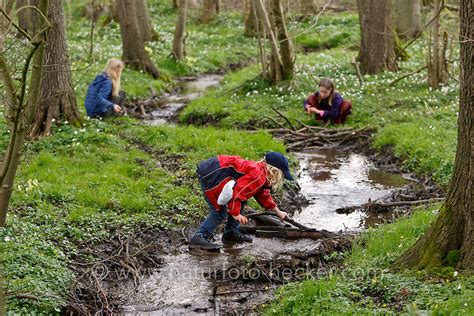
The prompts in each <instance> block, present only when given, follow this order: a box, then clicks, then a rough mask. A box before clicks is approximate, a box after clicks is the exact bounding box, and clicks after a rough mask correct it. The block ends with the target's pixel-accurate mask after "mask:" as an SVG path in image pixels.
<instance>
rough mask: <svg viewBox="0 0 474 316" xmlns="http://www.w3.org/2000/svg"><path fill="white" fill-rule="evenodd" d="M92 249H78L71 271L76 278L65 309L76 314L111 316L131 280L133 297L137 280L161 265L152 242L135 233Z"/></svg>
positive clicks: (154, 244) (157, 246) (158, 246)
mask: <svg viewBox="0 0 474 316" xmlns="http://www.w3.org/2000/svg"><path fill="white" fill-rule="evenodd" d="M100 248H101V247H97V246H91V247H87V248H85V249H81V250H80V256H79V259H77V260H76V261H73V262H72V264H71V269H72V270H73V271H74V272H75V274H76V275H77V278H76V281H75V283H74V284H73V286H72V287H71V292H70V294H69V301H68V306H67V309H68V311H70V312H71V313H74V314H79V315H90V314H103V315H112V314H116V313H117V312H118V310H117V308H118V306H119V305H120V304H121V302H123V300H124V299H125V298H126V297H127V296H128V295H124V293H123V292H121V291H120V290H118V289H123V288H124V285H125V284H127V283H128V281H131V280H133V284H134V286H133V288H132V289H131V290H130V291H129V295H130V294H132V293H133V292H134V291H135V290H136V289H137V288H138V286H139V284H140V279H141V278H142V277H143V276H144V275H147V274H149V273H150V271H151V269H149V268H147V267H151V268H153V269H156V268H158V267H160V266H161V265H162V259H161V258H160V257H159V256H158V255H159V254H158V251H157V248H159V249H161V246H160V245H158V244H157V243H156V242H155V241H152V242H149V243H146V244H144V243H143V242H141V241H140V238H139V236H138V235H137V234H135V235H133V236H130V237H128V238H126V239H124V238H121V237H120V236H118V237H117V238H116V239H113V240H111V241H110V243H107V244H106V245H105V246H104V248H105V249H100ZM91 256H92V257H94V258H96V260H95V261H93V262H84V261H83V259H81V258H85V257H91Z"/></svg>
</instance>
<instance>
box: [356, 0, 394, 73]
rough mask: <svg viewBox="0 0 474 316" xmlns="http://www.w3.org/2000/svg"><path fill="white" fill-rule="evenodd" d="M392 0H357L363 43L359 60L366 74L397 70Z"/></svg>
mask: <svg viewBox="0 0 474 316" xmlns="http://www.w3.org/2000/svg"><path fill="white" fill-rule="evenodd" d="M391 4H392V1H391V0H357V9H358V11H359V22H360V31H361V43H360V50H359V56H358V60H359V61H360V65H361V70H362V72H363V73H364V74H377V73H380V72H382V71H383V70H390V71H393V70H396V69H397V63H396V60H395V39H394V33H393V30H392V19H391V7H392V5H391Z"/></svg>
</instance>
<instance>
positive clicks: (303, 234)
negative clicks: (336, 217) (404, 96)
mask: <svg viewBox="0 0 474 316" xmlns="http://www.w3.org/2000/svg"><path fill="white" fill-rule="evenodd" d="M255 236H256V237H261V238H274V237H276V238H286V239H297V238H310V239H321V238H333V237H336V236H338V235H337V234H335V233H331V232H328V231H325V230H286V231H278V232H276V231H271V230H261V229H257V230H256V231H255Z"/></svg>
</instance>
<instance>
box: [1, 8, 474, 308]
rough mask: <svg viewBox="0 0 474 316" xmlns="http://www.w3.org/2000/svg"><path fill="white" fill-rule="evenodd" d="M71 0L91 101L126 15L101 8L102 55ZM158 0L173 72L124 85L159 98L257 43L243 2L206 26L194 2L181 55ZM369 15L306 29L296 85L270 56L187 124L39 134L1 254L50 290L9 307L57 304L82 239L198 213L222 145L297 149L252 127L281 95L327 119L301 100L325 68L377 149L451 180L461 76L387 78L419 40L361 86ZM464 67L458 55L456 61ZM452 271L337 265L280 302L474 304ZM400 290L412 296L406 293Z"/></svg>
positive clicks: (379, 246) (392, 244)
mask: <svg viewBox="0 0 474 316" xmlns="http://www.w3.org/2000/svg"><path fill="white" fill-rule="evenodd" d="M70 3H71V4H72V7H71V14H72V16H73V20H72V22H70V23H68V30H67V31H68V41H69V42H68V44H69V56H70V58H71V63H72V68H73V77H74V78H73V80H74V84H75V86H76V87H75V88H76V89H75V91H76V94H77V99H78V105H79V108H80V109H81V111H84V109H83V106H82V104H83V99H84V96H85V92H86V89H87V85H88V83H89V82H90V81H91V80H92V79H93V78H94V77H95V76H96V74H97V73H99V72H100V71H101V70H102V68H103V67H104V65H105V63H106V61H107V60H108V59H109V58H111V57H118V58H120V55H121V41H120V31H119V28H118V25H117V24H116V23H111V24H109V25H107V26H101V23H102V22H103V19H101V20H100V21H99V23H98V24H97V28H96V33H95V34H96V36H95V39H94V59H92V58H91V57H90V56H88V53H87V51H88V49H89V31H90V24H89V22H88V21H87V19H85V18H82V17H80V16H79V12H80V10H79V8H80V7H81V6H82V5H83V4H84V3H85V1H73V2H70ZM149 6H150V10H151V15H152V17H153V24H154V28H155V30H156V31H157V32H158V35H159V37H160V40H159V41H157V42H152V43H148V44H147V50H148V51H149V52H150V55H151V58H152V60H153V61H154V62H155V64H156V65H157V67H158V68H159V69H160V71H161V72H162V74H163V78H162V79H160V80H152V79H151V77H150V76H148V75H146V74H143V73H140V72H137V71H133V70H130V69H128V68H127V69H125V71H124V73H123V76H122V84H123V88H124V90H125V91H126V92H127V93H128V95H129V96H131V97H143V96H148V95H149V93H150V92H149V91H150V89H154V90H156V91H158V92H159V93H160V92H163V91H165V90H167V89H170V86H171V85H172V84H173V83H172V80H170V79H169V78H172V77H175V76H182V75H194V74H198V73H202V72H210V71H215V70H217V69H221V68H225V67H227V66H229V65H231V64H233V63H237V62H239V61H245V60H248V59H249V58H250V57H254V56H255V55H256V53H257V49H256V42H255V40H254V39H249V38H245V37H244V36H243V25H242V21H241V17H240V16H239V15H238V14H237V13H234V12H226V13H224V14H220V15H219V16H218V18H217V19H216V20H215V21H214V22H212V23H211V24H210V25H206V26H204V25H199V24H197V22H196V16H197V13H196V12H192V11H191V13H190V19H189V21H188V24H187V28H188V31H189V36H188V38H187V53H188V55H187V57H186V59H185V60H183V61H182V62H179V63H176V62H174V61H173V60H171V59H170V58H169V57H168V55H169V53H170V51H171V39H172V36H173V31H174V23H175V20H176V12H175V10H173V9H172V8H171V6H170V4H169V3H168V2H166V3H165V2H162V1H156V0H153V1H149ZM67 9H68V8H67ZM68 10H69V9H68ZM314 23H315V19H314V18H312V19H309V20H306V21H302V22H301V23H300V22H299V21H296V20H292V21H291V22H290V23H289V30H290V33H291V34H292V36H294V35H296V34H299V33H301V31H303V30H305V29H307V28H308V27H310V26H311V25H313V24H314ZM357 23H358V22H357V16H356V15H355V14H353V13H344V14H330V15H322V16H321V17H320V19H319V21H318V24H317V25H316V27H314V28H311V29H310V30H309V31H307V32H305V33H304V34H303V35H301V36H297V37H296V40H295V47H296V51H298V52H301V51H302V49H303V46H306V47H311V48H314V49H315V52H313V53H310V54H307V55H303V54H298V55H297V59H296V62H297V67H296V76H295V79H294V81H293V82H292V85H291V87H290V88H288V86H287V85H286V84H282V85H278V86H275V87H271V86H269V85H268V83H266V82H265V81H264V80H262V79H260V78H258V74H259V72H260V68H259V66H258V65H251V66H248V67H246V68H244V69H241V70H238V71H235V72H231V73H228V74H226V76H225V78H224V80H223V83H222V86H221V87H220V88H219V89H215V90H209V92H208V93H207V94H206V95H205V96H204V97H203V98H200V99H197V100H195V101H193V102H191V104H190V105H189V106H188V107H187V108H186V109H185V110H184V111H183V112H182V113H181V115H180V120H181V122H187V123H193V124H194V125H195V126H185V127H183V126H178V127H171V126H163V127H149V126H142V125H140V124H139V123H137V122H135V121H132V120H129V119H119V120H115V121H114V123H111V122H108V121H96V120H92V121H86V122H85V124H84V126H82V127H81V128H74V127H72V126H70V125H67V124H66V125H61V126H59V127H57V128H55V130H54V134H53V136H51V137H48V138H44V139H41V140H38V141H33V142H29V143H28V144H27V145H26V146H25V150H24V156H23V157H22V163H21V166H20V169H19V172H18V176H17V178H16V182H15V190H14V194H13V197H12V203H11V209H10V213H9V217H8V226H7V227H6V228H2V229H1V230H0V253H2V256H1V258H0V260H1V261H2V262H1V266H2V269H3V271H2V273H4V274H5V275H6V276H8V281H9V286H10V287H9V291H14V292H16V293H26V294H32V295H35V296H38V297H39V301H31V300H18V299H12V298H10V299H9V301H8V308H9V309H10V310H11V311H15V312H17V313H23V314H25V313H27V311H28V312H30V313H32V312H37V313H40V312H42V313H55V312H57V310H58V309H59V308H60V307H61V306H63V305H64V302H65V299H66V294H67V289H68V286H69V285H70V282H71V281H72V279H73V277H74V276H73V275H72V274H71V271H70V270H68V268H67V264H68V260H70V258H71V256H73V255H74V254H75V253H76V252H77V244H78V243H80V242H89V243H99V242H102V241H105V240H107V239H109V238H110V234H111V232H113V231H117V230H120V231H121V233H123V234H127V233H128V232H131V231H133V230H134V229H136V228H137V227H140V225H143V224H144V223H146V224H147V225H151V226H153V227H155V228H156V229H170V228H175V227H182V226H184V225H194V223H195V221H197V220H198V219H201V218H202V216H203V215H204V214H205V213H206V205H205V202H204V200H203V199H202V197H201V195H202V193H201V192H200V189H199V187H198V183H197V180H196V178H195V167H196V164H197V162H199V161H200V160H201V159H205V158H208V157H210V156H213V155H216V154H235V155H240V156H242V157H244V158H247V159H254V160H257V159H260V158H261V157H262V156H263V153H264V152H265V151H268V150H275V151H280V152H284V150H285V147H284V146H283V145H282V144H281V143H280V142H277V141H275V140H273V139H272V137H271V136H270V135H269V134H267V133H265V132H262V131H260V132H246V131H243V130H242V129H247V128H252V129H253V128H258V127H268V126H270V125H271V123H270V122H269V121H268V120H267V119H265V118H264V116H269V117H272V118H275V119H279V118H278V117H277V115H276V114H275V113H274V112H273V111H272V109H271V108H272V107H275V108H277V109H279V110H280V111H282V112H283V113H284V114H285V115H287V116H288V117H289V118H290V120H292V121H293V122H295V124H296V120H301V121H302V122H304V123H307V124H314V122H313V120H312V118H311V117H309V116H306V115H305V114H304V113H303V111H302V102H303V100H304V98H305V97H306V96H307V95H308V94H310V93H312V92H313V91H314V89H315V80H316V79H318V78H322V77H326V76H329V77H332V78H334V80H335V82H336V86H337V89H338V90H339V91H340V92H341V94H342V95H343V96H344V97H345V98H348V99H351V100H352V101H353V103H354V111H353V112H354V113H353V115H352V116H351V118H350V120H349V122H348V125H349V126H354V127H362V126H371V127H374V128H376V129H377V135H376V138H375V143H374V145H375V146H376V148H383V147H384V146H391V147H393V148H394V152H395V154H396V155H397V156H399V157H401V158H402V160H403V161H404V166H405V167H406V169H407V170H414V171H416V172H418V173H419V174H420V175H426V174H427V175H430V174H431V175H433V176H434V178H435V180H436V181H438V183H440V184H446V183H447V182H448V181H449V178H450V175H451V170H452V164H453V159H454V151H455V144H456V119H457V113H456V112H457V109H458V100H457V95H458V85H457V84H456V83H450V84H449V85H446V86H445V87H443V88H441V90H439V91H432V90H430V89H428V88H427V87H426V83H425V80H424V76H425V74H424V73H420V74H417V75H414V76H412V77H410V78H407V79H405V80H404V81H402V82H400V83H399V84H397V86H395V87H392V88H388V87H387V85H388V83H390V82H391V81H392V80H394V79H395V78H397V77H398V76H400V75H401V74H402V73H406V72H409V71H412V70H415V69H417V68H419V67H420V66H421V65H422V64H423V63H424V55H423V49H422V47H423V46H422V45H425V43H424V42H423V41H419V42H417V43H415V44H414V45H413V47H411V49H410V51H409V53H410V56H411V59H410V60H408V61H406V62H403V63H401V64H400V68H401V69H400V71H399V72H398V73H383V74H381V75H376V76H366V77H365V81H366V82H365V84H363V85H362V86H360V85H359V83H358V81H357V77H356V75H355V71H354V69H353V67H352V65H351V64H350V60H351V58H352V57H354V56H356V54H357V52H356V47H355V46H354V43H357V42H358V36H359V35H358V27H357ZM216 29H219V32H218V34H217V33H216ZM235 43H239V45H235ZM329 47H330V48H331V49H330V50H323V48H329ZM456 54H457V52H455V53H454V56H453V59H455V57H456ZM457 66H458V64H457V63H455V64H453V69H454V70H455V69H457ZM453 74H454V75H456V71H453ZM2 110H3V108H0V111H2ZM0 114H1V115H2V117H3V113H0ZM281 122H282V123H283V121H281ZM203 125H206V127H202V126H203ZM207 125H208V126H207ZM0 130H1V132H0V150H1V151H4V149H5V146H6V142H7V139H8V135H9V134H8V131H7V128H6V126H5V122H4V120H1V121H0ZM143 149H146V151H144V150H143ZM433 216H434V215H433V214H432V213H431V211H419V212H417V213H415V214H414V216H412V217H411V218H409V219H404V220H402V221H400V222H398V223H395V224H391V225H388V226H385V227H383V228H381V229H379V230H371V231H370V232H369V233H368V234H367V235H366V237H365V239H364V241H363V242H361V243H358V244H356V245H355V246H354V249H353V251H352V252H351V254H350V255H349V256H348V257H347V259H346V264H347V265H351V266H353V268H354V269H357V268H361V269H366V268H367V267H371V266H374V265H375V266H376V267H378V268H381V269H384V268H386V267H387V266H388V265H389V264H390V262H392V261H393V260H394V259H395V258H396V256H397V255H398V254H400V253H401V252H402V251H403V250H404V249H406V248H407V247H408V246H409V245H410V244H411V243H413V242H414V240H415V239H416V238H417V237H418V236H419V235H420V234H421V233H422V232H423V231H424V229H425V228H426V227H427V225H428V223H429V221H430V220H431V219H432V218H433ZM363 245H364V246H363ZM347 271H348V273H350V272H351V271H352V270H350V269H348V270H347ZM384 273H385V272H384ZM452 273H453V271H447V272H446V271H444V272H442V273H441V275H443V277H444V278H445V279H446V275H447V274H450V276H449V277H448V278H447V279H448V280H449V282H450V283H446V284H442V285H440V284H439V283H436V284H431V285H430V284H427V283H425V282H423V280H424V278H427V277H429V276H426V275H408V274H400V275H394V274H391V273H389V272H387V273H385V274H384V275H385V276H386V279H384V280H379V279H377V280H375V281H373V279H372V278H368V277H367V278H362V279H360V280H355V281H354V280H353V279H343V278H341V277H340V276H338V275H337V274H336V275H333V277H332V278H330V279H328V280H321V281H306V282H304V283H302V284H299V285H293V286H290V287H287V288H284V289H283V290H282V291H281V294H280V296H279V301H277V302H276V303H275V304H273V305H271V306H270V308H269V309H268V312H269V313H276V314H287V313H303V314H310V313H313V314H315V313H316V312H314V311H318V310H319V311H320V312H321V313H323V312H324V313H329V312H331V313H335V314H353V313H372V310H376V311H379V312H381V313H387V314H388V313H392V312H394V311H396V310H397V309H398V308H402V309H403V310H404V311H407V312H408V311H409V310H410V309H412V310H419V309H427V310H431V311H433V312H436V313H438V314H440V315H441V314H447V313H448V312H449V311H451V312H453V311H454V312H453V313H454V314H456V310H461V311H462V313H465V312H467V313H468V312H472V310H469V308H471V309H472V306H473V302H472V297H473V295H472V294H473V293H472V291H473V284H472V283H473V282H472V279H464V278H454V277H453V276H452ZM459 285H461V288H460V289H458V287H459ZM404 287H406V288H408V289H409V293H410V294H407V297H404V296H403V295H405V294H403V293H405V292H403V291H401V290H402V289H403V288H404ZM448 294H449V295H448ZM397 295H398V296H397ZM400 295H401V297H400ZM376 297H377V299H375V298H376ZM396 297H400V302H402V303H400V304H398V303H396V302H395V298H396ZM409 302H410V303H413V304H415V305H416V306H415V305H409ZM384 304H385V305H386V306H384ZM465 304H468V305H467V307H466V305H465ZM316 314H317V313H316ZM459 314H461V312H460V313H459Z"/></svg>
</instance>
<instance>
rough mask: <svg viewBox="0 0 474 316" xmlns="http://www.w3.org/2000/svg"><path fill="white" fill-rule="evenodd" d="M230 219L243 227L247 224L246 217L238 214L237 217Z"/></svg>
mask: <svg viewBox="0 0 474 316" xmlns="http://www.w3.org/2000/svg"><path fill="white" fill-rule="evenodd" d="M232 217H233V218H234V219H235V220H236V221H238V222H239V223H240V224H242V225H245V224H247V223H248V222H249V220H248V219H247V217H245V216H243V215H242V214H239V215H237V216H232Z"/></svg>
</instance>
